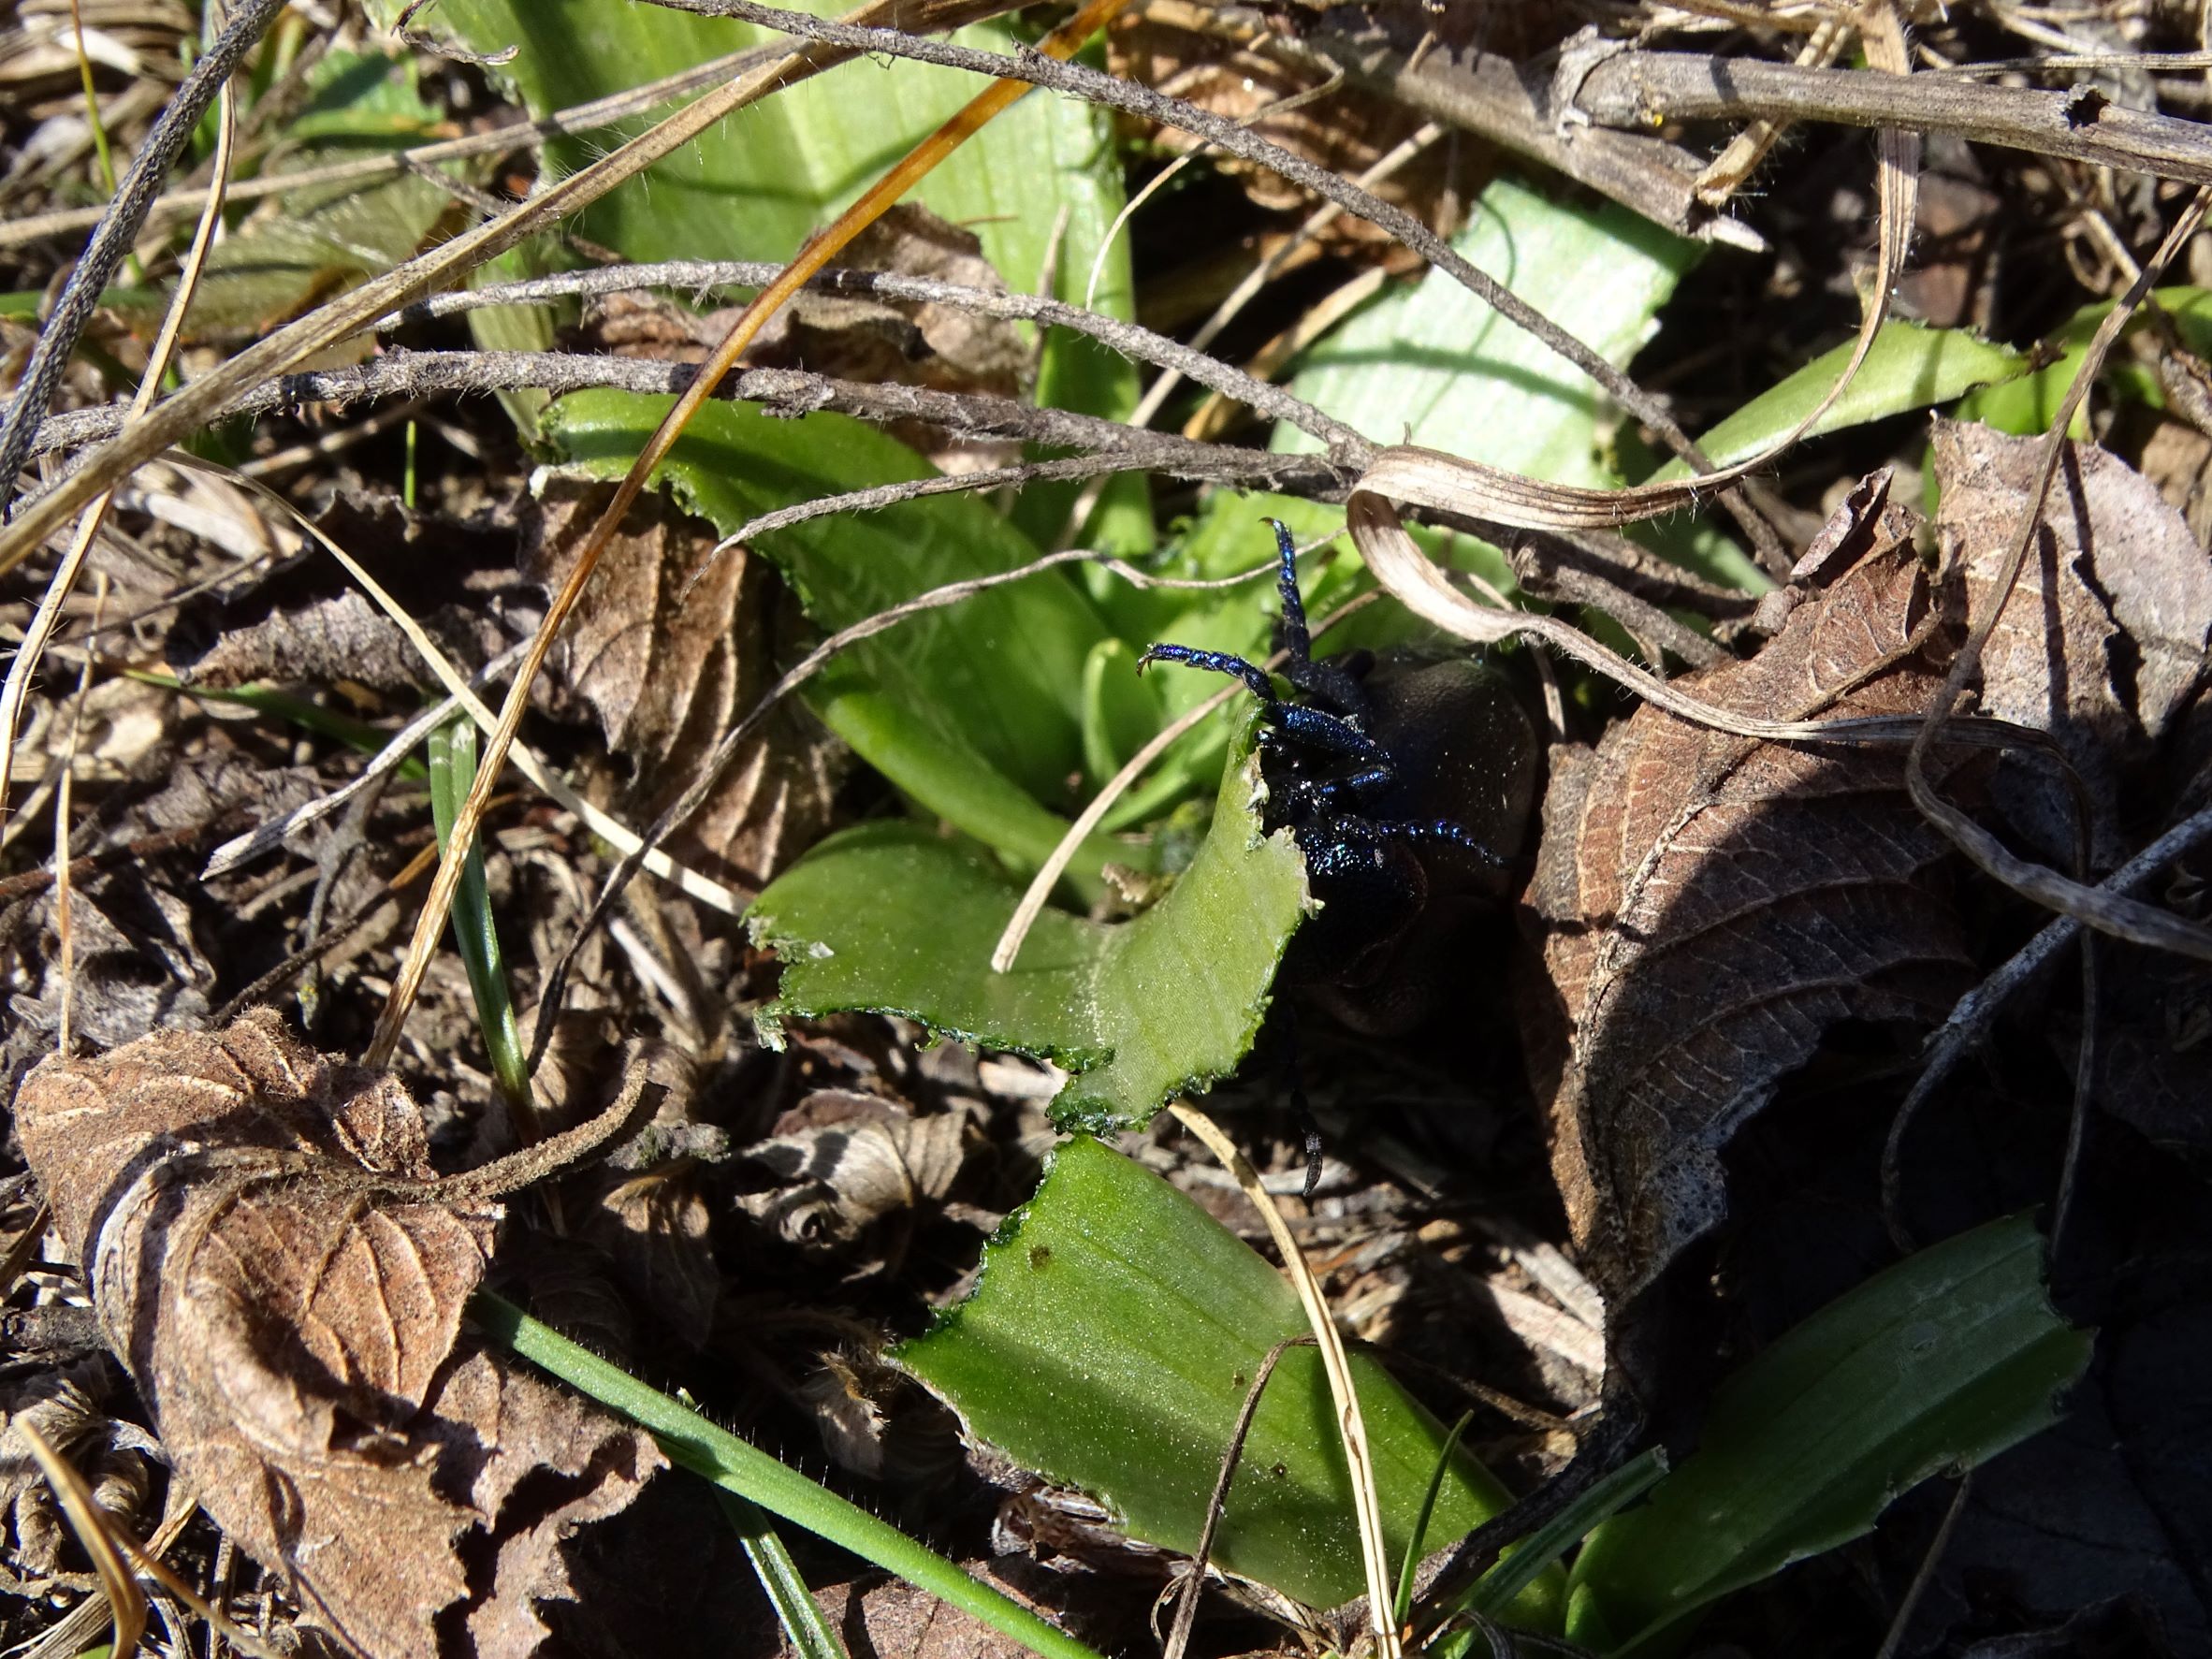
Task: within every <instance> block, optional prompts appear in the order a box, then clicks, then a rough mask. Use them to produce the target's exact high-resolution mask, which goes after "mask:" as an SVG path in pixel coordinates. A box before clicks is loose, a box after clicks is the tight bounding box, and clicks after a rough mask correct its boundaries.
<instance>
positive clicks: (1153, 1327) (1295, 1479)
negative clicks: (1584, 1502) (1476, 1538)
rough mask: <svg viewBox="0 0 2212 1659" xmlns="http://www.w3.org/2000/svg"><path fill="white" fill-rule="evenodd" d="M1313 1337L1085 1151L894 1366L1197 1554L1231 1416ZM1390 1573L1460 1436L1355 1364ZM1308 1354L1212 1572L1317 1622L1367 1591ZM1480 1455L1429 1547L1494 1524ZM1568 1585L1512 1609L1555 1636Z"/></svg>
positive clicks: (1274, 1392)
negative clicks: (1252, 1584)
mask: <svg viewBox="0 0 2212 1659" xmlns="http://www.w3.org/2000/svg"><path fill="white" fill-rule="evenodd" d="M1306 1329H1307V1326H1306V1322H1305V1317H1304V1315H1303V1313H1302V1311H1301V1309H1300V1307H1299V1302H1298V1298H1297V1295H1296V1294H1295V1293H1294V1292H1293V1291H1292V1290H1291V1288H1289V1286H1288V1284H1286V1283H1285V1282H1284V1280H1283V1278H1282V1275H1281V1274H1280V1273H1277V1272H1276V1271H1275V1269H1273V1267H1271V1266H1269V1265H1268V1263H1267V1262H1265V1261H1264V1260H1262V1259H1260V1258H1259V1256H1258V1255H1257V1254H1256V1253H1255V1252H1254V1251H1253V1250H1252V1248H1251V1246H1250V1245H1248V1244H1244V1242H1243V1241H1242V1240H1241V1239H1239V1238H1237V1237H1236V1235H1235V1234H1233V1233H1231V1232H1230V1231H1229V1230H1227V1229H1226V1228H1224V1227H1223V1226H1222V1225H1221V1224H1220V1223H1219V1222H1217V1221H1215V1219H1214V1218H1213V1217H1212V1216H1210V1215H1207V1214H1206V1213H1205V1211H1203V1210H1202V1209H1201V1208H1200V1207H1199V1206H1198V1205H1197V1204H1195V1203H1193V1202H1192V1201H1190V1200H1189V1199H1188V1198H1186V1197H1185V1196H1184V1195H1183V1194H1182V1193H1180V1192H1178V1191H1176V1190H1175V1189H1174V1188H1173V1187H1172V1186H1169V1185H1168V1184H1167V1183H1166V1182H1165V1181H1162V1180H1161V1179H1160V1178H1159V1177H1158V1176H1157V1175H1155V1174H1153V1173H1152V1172H1151V1171H1147V1170H1145V1169H1144V1168H1142V1166H1141V1165H1139V1164H1136V1163H1134V1162H1132V1161H1131V1160H1130V1159H1128V1158H1126V1157H1122V1156H1121V1155H1120V1154H1119V1153H1117V1152H1113V1151H1111V1150H1109V1149H1108V1148H1107V1147H1106V1146H1104V1145H1102V1144H1101V1143H1099V1142H1097V1141H1094V1140H1091V1139H1089V1138H1088V1137H1078V1138H1077V1139H1075V1140H1073V1141H1071V1142H1069V1143H1068V1144H1067V1145H1065V1146H1063V1147H1061V1148H1060V1150H1059V1152H1058V1153H1057V1154H1056V1156H1055V1157H1054V1160H1053V1165H1052V1169H1051V1171H1050V1173H1049V1174H1047V1176H1046V1177H1045V1181H1044V1185H1043V1186H1041V1187H1040V1188H1039V1190H1038V1193H1037V1196H1036V1197H1035V1198H1034V1199H1032V1200H1031V1201H1029V1203H1028V1204H1027V1205H1026V1207H1025V1208H1023V1209H1022V1210H1020V1211H1018V1212H1017V1213H1016V1214H1015V1215H1012V1216H1011V1217H1009V1218H1008V1220H1007V1222H1006V1224H1005V1226H1003V1227H1002V1228H1000V1230H999V1231H998V1236H997V1238H996V1239H994V1240H993V1241H992V1243H991V1245H990V1247H989V1248H988V1249H987V1250H986V1251H985V1252H984V1255H983V1266H982V1279H981V1282H980V1283H979V1284H978V1286H977V1288H976V1289H975V1292H974V1294H973V1295H971V1296H970V1297H969V1298H968V1301H967V1302H963V1303H962V1304H961V1305H960V1306H958V1307H956V1308H954V1309H953V1311H952V1312H951V1313H950V1314H948V1315H946V1316H945V1317H943V1318H942V1319H941V1320H940V1321H939V1324H938V1326H937V1328H936V1329H935V1330H933V1331H931V1332H929V1333H928V1334H927V1335H925V1336H923V1337H921V1338H919V1339H917V1340H916V1341H913V1342H910V1343H908V1344H906V1345H905V1346H902V1347H901V1348H899V1349H898V1350H897V1354H896V1358H897V1360H898V1361H899V1363H900V1364H901V1365H903V1366H904V1367H906V1369H907V1370H909V1371H910V1372H912V1373H913V1374H914V1375H916V1376H918V1377H920V1378H921V1379H922V1380H923V1381H924V1383H926V1384H927V1385H928V1386H929V1387H930V1388H931V1389H933V1390H936V1391H937V1393H938V1394H939V1395H940V1396H941V1397H942V1398H943V1399H945V1400H946V1401H947V1402H948V1403H949V1404H951V1405H952V1406H953V1409H954V1410H955V1411H957V1412H959V1414H960V1416H961V1419H962V1420H963V1421H964V1422H965V1423H966V1425H967V1427H968V1432H969V1433H971V1434H973V1435H974V1436H976V1437H977V1438H978V1439H981V1440H983V1441H986V1442H988V1443H989V1444H991V1445H993V1446H995V1447H997V1448H999V1449H1000V1450H1002V1451H1004V1452H1005V1453H1006V1454H1007V1455H1008V1456H1010V1457H1011V1458H1012V1459H1013V1460H1014V1461H1015V1462H1016V1463H1020V1464H1022V1465H1023V1466H1024V1467H1025V1468H1029V1469H1034V1470H1037V1471H1038V1472H1039V1473H1041V1474H1042V1475H1044V1476H1045V1477H1047V1478H1049V1479H1051V1480H1054V1481H1055V1482H1058V1483H1060V1484H1063V1485H1070V1486H1077V1487H1081V1488H1082V1489H1084V1491H1086V1492H1091V1493H1093V1494H1094V1495H1096V1496H1097V1497H1099V1498H1100V1499H1101V1500H1103V1501H1104V1502H1105V1503H1106V1504H1108V1505H1109V1506H1111V1507H1112V1509H1113V1513H1114V1514H1115V1516H1116V1517H1117V1518H1118V1519H1119V1521H1121V1523H1122V1524H1123V1525H1124V1526H1125V1527H1126V1528H1127V1529H1128V1532H1129V1533H1130V1535H1132V1536H1135V1537H1139V1538H1142V1539H1145V1540H1146V1541H1148V1542H1151V1543H1155V1544H1158V1545H1162V1546H1164V1547H1166V1548H1168V1549H1171V1550H1182V1551H1185V1552H1186V1553H1187V1552H1189V1551H1192V1550H1196V1549H1197V1547H1198V1540H1199V1534H1200V1532H1201V1529H1202V1528H1203V1526H1204V1524H1205V1517H1206V1509H1207V1505H1208V1501H1209V1499H1210V1497H1211V1494H1212V1492H1213V1489H1214V1485H1215V1479H1216V1477H1217V1476H1218V1474H1219V1471H1220V1467H1221V1459H1222V1455H1223V1452H1224V1450H1225V1449H1226V1448H1227V1447H1228V1446H1229V1444H1230V1437H1231V1434H1232V1433H1233V1430H1234V1425H1235V1422H1236V1419H1237V1416H1238V1413H1239V1412H1240V1411H1241V1410H1242V1408H1243V1405H1244V1396H1245V1393H1246V1391H1247V1390H1248V1389H1249V1388H1250V1386H1251V1383H1252V1379H1253V1378H1254V1377H1255V1376H1256V1375H1258V1374H1259V1368H1260V1364H1261V1362H1262V1361H1263V1360H1264V1359H1265V1358H1266V1356H1267V1353H1268V1350H1269V1349H1270V1348H1271V1347H1273V1346H1274V1345H1275V1344H1277V1343H1279V1342H1281V1341H1283V1340H1285V1339H1286V1338H1290V1337H1296V1336H1300V1335H1302V1334H1303V1333H1304V1332H1305V1331H1306ZM1352 1371H1353V1375H1354V1382H1355V1386H1356V1387H1357V1388H1358V1390H1359V1393H1360V1404H1361V1415H1362V1416H1363V1417H1364V1418H1365V1419H1366V1423H1367V1437H1368V1444H1369V1448H1370V1450H1371V1452H1372V1454H1373V1457H1374V1461H1375V1477H1376V1485H1377V1489H1378V1492H1379V1495H1380V1498H1381V1507H1382V1515H1383V1528H1384V1533H1385V1535H1386V1538H1387V1540H1388V1542H1389V1546H1390V1552H1391V1558H1392V1559H1396V1558H1397V1557H1398V1556H1400V1555H1402V1554H1403V1552H1404V1549H1405V1546H1406V1543H1407V1540H1408V1538H1409V1537H1410V1535H1411V1534H1412V1530H1413V1525H1414V1522H1415V1520H1416V1518H1417V1517H1418V1515H1419V1511H1420V1507H1421V1501H1422V1498H1423V1496H1424V1494H1425V1493H1426V1492H1427V1490H1428V1486H1429V1482H1430V1478H1431V1476H1432V1475H1433V1473H1434V1471H1435V1469H1436V1467H1437V1463H1438V1460H1439V1458H1440V1457H1441V1456H1442V1453H1443V1450H1444V1445H1445V1440H1446V1431H1445V1430H1444V1428H1443V1426H1442V1425H1441V1424H1439V1423H1438V1422H1437V1421H1436V1420H1435V1419H1433V1417H1431V1416H1430V1415H1429V1414H1428V1413H1427V1412H1426V1411H1424V1410H1422V1409H1421V1407H1420V1406H1419V1404H1416V1403H1415V1402H1414V1401H1413V1400H1412V1399H1410V1398H1409V1397H1408V1396H1407V1395H1406V1394H1405V1393H1404V1391H1403V1390H1400V1389H1399V1388H1398V1386H1397V1385H1396V1384H1395V1383H1394V1382H1393V1381H1392V1380H1391V1379H1390V1375H1389V1374H1388V1373H1387V1372H1386V1371H1384V1370H1383V1368H1382V1366H1381V1365H1380V1364H1378V1363H1377V1362H1376V1361H1375V1360H1374V1359H1372V1358H1370V1357H1369V1356H1367V1355H1365V1354H1355V1355H1354V1356H1353V1357H1352ZM1334 1419H1335V1412H1334V1410H1333V1409H1332V1404H1331V1402H1330V1398H1329V1390H1328V1384H1327V1382H1326V1381H1325V1380H1324V1378H1323V1377H1322V1375H1321V1368H1320V1364H1319V1357H1318V1355H1317V1354H1316V1353H1315V1351H1314V1350H1313V1348H1312V1347H1311V1346H1298V1347H1291V1348H1288V1349H1286V1350H1285V1352H1284V1354H1283V1357H1282V1359H1281V1361H1280V1362H1279V1363H1278V1364H1277V1365H1276V1367H1275V1370H1274V1374H1273V1376H1272V1377H1271V1378H1270V1380H1269V1382H1268V1386H1267V1390H1266V1392H1265V1393H1264V1394H1263V1395H1262V1396H1261V1398H1260V1403H1259V1410H1258V1412H1257V1413H1256V1415H1255V1416H1254V1419H1253V1422H1252V1430H1251V1433H1250V1435H1249V1437H1248V1438H1247V1439H1246V1441H1245V1443H1244V1454H1243V1456H1242V1458H1241V1459H1240V1460H1239V1462H1238V1464H1237V1471H1236V1477H1235V1479H1234V1481H1233V1482H1232V1484H1231V1485H1230V1489H1229V1494H1228V1499H1227V1502H1226V1505H1225V1506H1224V1509H1223V1513H1222V1521H1221V1526H1220V1530H1219V1533H1218V1535H1217V1536H1216V1538H1215V1545H1214V1560H1215V1562H1216V1563H1218V1564H1220V1565H1222V1566H1224V1567H1226V1568H1228V1569H1229V1570H1230V1571H1232V1572H1235V1573H1239V1574H1241V1575H1243V1576H1244V1577H1245V1578H1248V1579H1258V1580H1259V1581H1260V1582H1261V1583H1264V1584H1268V1585H1272V1586H1273V1588H1275V1589H1276V1590H1279V1591H1281V1592H1283V1593H1284V1594H1287V1595H1290V1596H1294V1597H1296V1598H1297V1599H1298V1600H1300V1601H1302V1602H1304V1603H1305V1604H1307V1605H1308V1606H1310V1607H1332V1606H1334V1605H1336V1604H1338V1603H1340V1602H1343V1601H1346V1600H1349V1599H1350V1598H1351V1597H1352V1596H1355V1595H1357V1594H1360V1593H1361V1590H1362V1589H1363V1588H1364V1584H1363V1582H1362V1579H1361V1569H1360V1553H1359V1548H1358V1544H1357V1542H1356V1539H1355V1536H1354V1534H1353V1530H1352V1507H1351V1490H1350V1483H1349V1479H1348V1477H1347V1476H1346V1471H1345V1464H1344V1454H1343V1451H1342V1449H1341V1447H1340V1445H1339V1443H1338V1439H1337V1434H1336V1430H1335V1428H1334ZM1508 1501H1509V1498H1508V1495H1507V1493H1506V1491H1505V1489H1504V1488H1503V1487H1502V1486H1500V1485H1499V1483H1498V1482H1497V1481H1496V1480H1495V1479H1493V1478H1492V1477H1491V1476H1490V1475H1489V1474H1488V1473H1487V1472H1486V1471H1485V1470H1484V1469H1483V1468H1482V1467H1481V1466H1480V1465H1479V1464H1478V1463H1476V1462H1475V1461H1474V1459H1473V1458H1472V1457H1470V1456H1468V1455H1466V1454H1465V1453H1463V1452H1458V1453H1455V1454H1454V1455H1453V1456H1452V1458H1451V1460H1450V1462H1449V1463H1448V1464H1447V1465H1446V1471H1445V1477H1444V1480H1443V1482H1442V1485H1441V1488H1440V1490H1439V1492H1438V1493H1437V1498H1436V1506H1435V1511H1434V1513H1433V1516H1432V1517H1431V1519H1430V1521H1429V1528H1428V1533H1427V1540H1428V1548H1430V1549H1432V1550H1433V1549H1437V1548H1441V1547H1442V1546H1443V1545H1445V1544H1447V1543H1448V1542H1449V1541H1450V1540H1452V1539H1454V1538H1458V1537H1461V1536H1463V1535H1465V1534H1467V1533H1469V1532H1471V1531H1473V1530H1474V1529H1475V1528H1476V1527H1477V1526H1479V1525H1480V1524H1481V1523H1482V1522H1483V1521H1487V1520H1488V1519H1490V1517H1492V1515H1495V1514H1497V1513H1498V1512H1499V1511H1500V1510H1502V1509H1503V1508H1504V1507H1505V1506H1506V1503H1507V1502H1508ZM1559 1583H1560V1575H1559V1574H1558V1572H1557V1570H1556V1569H1554V1570H1553V1571H1551V1572H1550V1573H1549V1574H1546V1575H1544V1576H1542V1577H1539V1579H1537V1580H1536V1582H1535V1584H1533V1585H1531V1586H1529V1587H1528V1588H1527V1589H1526V1590H1524V1591H1523V1592H1522V1593H1521V1596H1520V1598H1519V1599H1518V1600H1517V1601H1516V1602H1515V1603H1514V1604H1513V1607H1512V1612H1511V1616H1512V1617H1513V1619H1514V1620H1515V1622H1516V1623H1528V1624H1531V1625H1535V1626H1538V1627H1541V1626H1546V1625H1549V1626H1550V1627H1551V1628H1554V1629H1555V1628H1557V1623H1556V1620H1557V1613H1556V1608H1557V1606H1558V1594H1559Z"/></svg>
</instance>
